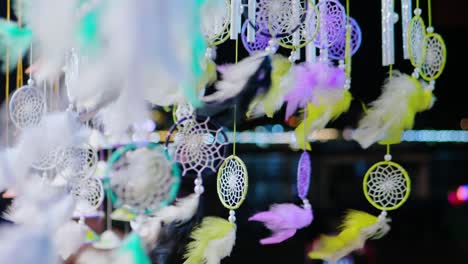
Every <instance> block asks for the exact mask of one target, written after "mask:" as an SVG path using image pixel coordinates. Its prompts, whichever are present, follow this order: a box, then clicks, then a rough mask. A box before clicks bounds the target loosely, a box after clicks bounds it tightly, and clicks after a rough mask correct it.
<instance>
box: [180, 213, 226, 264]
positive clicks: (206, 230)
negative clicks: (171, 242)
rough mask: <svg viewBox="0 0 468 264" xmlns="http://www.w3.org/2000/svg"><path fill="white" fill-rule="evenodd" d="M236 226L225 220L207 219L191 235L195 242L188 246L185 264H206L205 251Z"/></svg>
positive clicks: (217, 218)
mask: <svg viewBox="0 0 468 264" xmlns="http://www.w3.org/2000/svg"><path fill="white" fill-rule="evenodd" d="M234 229H235V225H234V224H233V223H231V222H229V221H227V220H225V219H223V218H219V217H205V218H203V221H202V223H201V224H200V225H199V226H198V227H197V228H196V229H195V230H194V231H193V232H192V234H191V235H190V237H191V239H192V240H193V241H192V242H190V243H189V244H188V245H187V248H186V253H185V255H184V257H185V259H186V260H185V262H184V264H202V263H206V259H205V251H206V249H207V247H208V246H209V244H210V242H212V241H213V240H219V239H223V238H224V237H225V236H226V235H227V234H228V233H229V232H232V231H233V230H234Z"/></svg>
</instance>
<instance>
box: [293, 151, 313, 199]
mask: <svg viewBox="0 0 468 264" xmlns="http://www.w3.org/2000/svg"><path fill="white" fill-rule="evenodd" d="M311 173H312V167H311V162H310V156H309V153H308V152H307V151H304V152H302V155H301V158H300V159H299V164H298V165H297V185H296V187H297V194H298V196H299V198H301V199H302V200H304V199H306V198H307V193H308V192H309V186H310V175H311Z"/></svg>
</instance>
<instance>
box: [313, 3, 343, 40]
mask: <svg viewBox="0 0 468 264" xmlns="http://www.w3.org/2000/svg"><path fill="white" fill-rule="evenodd" d="M317 8H318V14H319V16H320V24H319V29H318V34H317V36H316V37H315V39H314V44H315V45H316V46H317V47H318V48H320V49H326V48H328V47H330V46H331V45H333V43H335V42H336V41H337V40H338V39H339V38H340V37H341V36H342V32H343V29H344V27H345V25H346V13H345V8H344V7H343V5H341V4H340V2H338V1H336V0H320V1H319V3H318V5H317Z"/></svg>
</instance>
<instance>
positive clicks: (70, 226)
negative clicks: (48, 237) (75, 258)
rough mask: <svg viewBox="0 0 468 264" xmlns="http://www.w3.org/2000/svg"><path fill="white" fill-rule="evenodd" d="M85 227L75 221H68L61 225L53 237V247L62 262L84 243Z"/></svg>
mask: <svg viewBox="0 0 468 264" xmlns="http://www.w3.org/2000/svg"><path fill="white" fill-rule="evenodd" d="M86 231H87V230H86V226H85V225H83V224H79V223H77V222H75V221H68V222H67V223H65V224H64V225H62V226H61V227H60V228H59V229H58V230H57V232H56V233H55V235H54V239H53V240H54V245H55V247H56V249H57V253H58V254H59V256H60V257H61V258H62V259H63V260H67V259H68V258H69V257H70V256H71V255H73V254H74V253H76V252H77V251H78V249H79V248H80V247H81V246H82V245H83V244H84V243H85V242H86Z"/></svg>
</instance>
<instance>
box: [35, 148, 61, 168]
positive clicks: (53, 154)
mask: <svg viewBox="0 0 468 264" xmlns="http://www.w3.org/2000/svg"><path fill="white" fill-rule="evenodd" d="M57 152H58V149H57V148H56V147H51V148H50V149H49V150H47V151H45V152H44V153H42V155H40V156H39V159H38V160H36V161H35V162H33V163H31V166H32V167H33V168H34V169H36V170H41V171H45V170H50V169H53V168H55V166H56V165H57V159H58V158H57Z"/></svg>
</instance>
